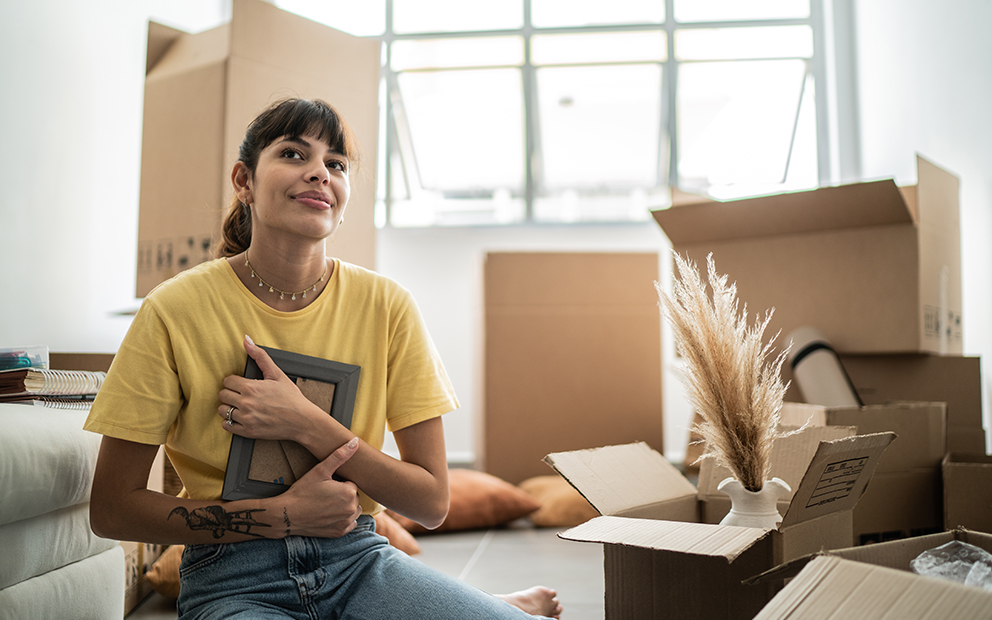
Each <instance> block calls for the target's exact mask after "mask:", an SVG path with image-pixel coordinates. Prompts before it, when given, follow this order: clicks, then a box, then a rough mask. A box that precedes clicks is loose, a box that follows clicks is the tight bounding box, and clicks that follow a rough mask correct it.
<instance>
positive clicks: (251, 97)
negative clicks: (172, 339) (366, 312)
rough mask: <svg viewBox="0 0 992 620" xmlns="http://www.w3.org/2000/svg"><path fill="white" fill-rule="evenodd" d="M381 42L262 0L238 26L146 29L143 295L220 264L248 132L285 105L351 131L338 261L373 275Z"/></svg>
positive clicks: (241, 3) (235, 19) (244, 6)
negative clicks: (305, 108)
mask: <svg viewBox="0 0 992 620" xmlns="http://www.w3.org/2000/svg"><path fill="white" fill-rule="evenodd" d="M379 61H380V42H379V41H378V40H377V39H370V38H362V37H354V36H351V35H349V34H346V33H344V32H340V31H338V30H335V29H333V28H329V27H327V26H325V25H323V24H319V23H317V22H314V21H311V20H309V19H306V18H304V17H300V16H299V15H295V14H293V13H290V12H289V11H284V10H281V9H279V8H277V7H276V6H274V5H273V4H271V3H268V2H263V1H262V0H234V1H233V4H232V6H231V21H230V22H229V23H226V24H224V25H221V26H218V27H217V28H213V29H211V30H206V31H203V32H198V33H195V34H190V33H185V32H182V31H180V30H176V29H174V28H169V27H168V26H164V25H162V24H157V23H155V22H150V23H149V24H148V53H147V62H146V75H145V94H144V112H143V125H142V138H141V189H140V196H139V201H140V206H139V215H138V265H137V282H136V293H135V294H136V295H137V296H138V297H143V296H145V295H146V294H147V293H148V291H150V290H151V289H152V288H153V287H155V286H156V285H158V284H159V283H160V282H162V281H164V280H166V279H168V278H171V277H172V276H174V275H176V274H177V273H179V272H180V271H182V270H184V269H187V268H190V267H193V266H195V265H197V264H198V263H201V262H204V261H206V260H209V259H211V258H213V247H212V245H213V242H214V241H216V240H217V239H218V238H219V231H220V225H221V220H222V219H223V216H224V212H225V210H226V207H227V206H228V204H229V201H230V200H231V197H232V193H233V190H232V189H231V176H230V175H231V169H232V168H233V166H234V162H235V161H236V160H237V157H238V147H239V146H240V144H241V141H242V139H243V138H244V132H245V128H246V127H247V126H248V123H249V122H250V121H251V120H252V119H253V118H254V117H255V116H256V115H257V114H258V113H259V112H261V111H262V109H263V108H265V107H266V106H267V105H268V104H270V103H272V102H274V101H276V100H278V99H282V98H284V97H305V98H318V99H323V100H325V101H327V102H328V103H330V104H331V105H333V106H334V107H335V108H336V109H337V110H338V111H339V112H340V113H341V115H342V116H343V117H344V118H345V120H346V121H347V122H348V124H349V125H350V126H351V128H352V130H353V131H354V133H355V135H356V137H357V139H358V142H359V144H360V147H361V151H362V160H363V165H362V167H363V168H365V170H369V171H371V172H372V174H356V175H353V176H352V179H351V182H352V195H351V200H350V201H349V205H348V234H346V235H339V236H336V237H335V239H334V241H333V251H334V254H335V256H337V257H339V258H342V259H343V260H347V261H349V262H352V263H355V264H358V265H361V266H363V267H368V268H374V267H375V240H376V236H375V225H374V222H373V212H374V204H375V174H374V172H375V162H376V148H377V147H378V129H379Z"/></svg>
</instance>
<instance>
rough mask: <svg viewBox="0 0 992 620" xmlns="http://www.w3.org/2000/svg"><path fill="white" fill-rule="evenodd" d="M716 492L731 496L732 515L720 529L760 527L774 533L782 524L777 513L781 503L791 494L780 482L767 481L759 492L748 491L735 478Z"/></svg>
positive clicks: (776, 480)
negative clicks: (773, 530) (726, 526)
mask: <svg viewBox="0 0 992 620" xmlns="http://www.w3.org/2000/svg"><path fill="white" fill-rule="evenodd" d="M717 490H719V491H723V492H724V493H726V494H727V495H729V496H730V504H731V507H730V512H728V513H727V516H726V517H724V518H723V521H720V525H736V526H739V527H760V528H764V529H775V528H776V527H778V524H779V523H781V522H782V515H780V514H779V513H778V505H777V504H778V499H779V498H780V497H782V496H783V495H786V494H788V493H790V492H791V491H792V488H790V487H789V485H788V483H786V482H785V481H784V480H782V479H781V478H772V479H771V480H766V481H765V484H764V486H762V487H761V490H760V491H748V490H747V489H745V488H744V485H742V484H741V483H740V482H739V481H738V480H736V479H735V478H727V479H726V480H724V481H723V482H721V483H720V484H719V486H717Z"/></svg>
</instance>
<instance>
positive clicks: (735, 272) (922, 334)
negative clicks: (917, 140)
mask: <svg viewBox="0 0 992 620" xmlns="http://www.w3.org/2000/svg"><path fill="white" fill-rule="evenodd" d="M917 170H918V174H917V176H918V182H917V184H916V185H913V186H909V187H903V188H900V187H897V186H896V184H895V182H894V181H892V180H891V179H889V180H884V181H872V182H867V183H855V184H850V185H842V186H838V187H825V188H820V189H815V190H811V191H803V192H794V193H786V194H777V195H773V196H762V197H758V198H749V199H744V200H733V201H728V202H713V201H708V202H699V203H696V204H687V205H682V206H674V207H671V208H668V209H660V210H657V211H654V212H653V215H654V218H655V220H656V221H657V222H658V224H659V225H660V226H661V228H662V229H663V230H664V232H665V234H666V235H667V236H668V238H669V239H670V240H671V242H672V246H673V249H674V250H675V251H676V252H678V253H679V254H682V255H685V256H688V257H689V258H690V259H691V260H693V261H695V262H696V263H697V264H700V265H701V264H703V263H704V262H705V260H706V256H707V254H709V253H712V254H713V259H714V260H715V261H716V266H717V269H718V270H720V271H721V272H723V273H729V274H730V280H731V281H732V282H736V284H737V293H738V297H739V298H740V300H741V302H742V303H746V304H747V305H748V307H749V308H775V314H774V316H773V317H772V320H771V322H770V323H769V326H768V330H769V332H770V333H773V334H774V333H776V332H778V331H779V330H781V332H782V334H783V336H786V335H788V334H789V333H790V332H791V331H792V330H794V329H796V328H798V327H802V326H806V325H812V326H815V327H816V328H817V329H819V330H820V331H821V332H823V334H824V335H825V336H826V337H827V339H828V340H829V341H830V342H831V344H832V345H833V346H834V348H835V349H836V350H838V351H843V352H846V353H905V352H919V351H926V352H932V353H940V354H948V353H951V354H954V353H958V354H959V353H961V351H962V339H961V338H962V336H961V241H960V237H961V233H960V222H959V214H958V210H959V209H958V179H957V178H956V177H954V176H953V175H952V174H950V173H948V172H946V171H944V170H942V169H940V168H938V167H937V166H935V165H934V164H932V163H930V162H928V161H927V160H925V159H923V158H922V157H917Z"/></svg>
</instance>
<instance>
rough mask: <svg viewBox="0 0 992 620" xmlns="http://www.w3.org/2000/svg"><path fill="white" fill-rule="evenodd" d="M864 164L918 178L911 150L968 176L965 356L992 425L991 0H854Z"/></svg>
mask: <svg viewBox="0 0 992 620" xmlns="http://www.w3.org/2000/svg"><path fill="white" fill-rule="evenodd" d="M855 8H856V11H855V16H856V17H855V19H856V27H857V37H856V41H857V56H858V59H859V61H858V89H859V95H860V106H859V116H860V118H859V123H860V126H861V153H860V156H861V167H862V174H863V175H864V176H865V177H867V178H878V177H891V176H895V177H896V180H897V182H899V183H900V184H908V183H912V182H915V181H916V169H915V161H914V159H915V158H914V153H917V152H919V153H920V154H921V155H923V156H924V157H926V158H927V159H929V160H930V161H932V162H934V163H936V164H937V165H939V166H941V167H943V168H945V169H947V170H949V171H951V172H953V173H954V174H955V175H957V176H958V177H959V178H960V179H961V255H962V257H961V258H962V289H963V298H964V299H963V303H964V309H963V313H962V314H963V334H964V348H965V353H966V354H969V355H981V356H983V357H985V358H986V359H985V360H983V377H984V381H983V385H982V388H983V393H984V398H985V416H986V417H985V427H986V429H992V423H990V422H992V418H990V414H989V412H990V406H989V404H990V403H992V400H990V398H992V242H990V239H992V112H990V102H992V72H990V71H989V66H988V65H989V60H990V59H992V37H990V36H989V31H988V27H989V24H990V23H992V3H989V2H988V1H987V0H946V1H945V2H940V3H934V2H928V1H926V0H857V1H856V3H855Z"/></svg>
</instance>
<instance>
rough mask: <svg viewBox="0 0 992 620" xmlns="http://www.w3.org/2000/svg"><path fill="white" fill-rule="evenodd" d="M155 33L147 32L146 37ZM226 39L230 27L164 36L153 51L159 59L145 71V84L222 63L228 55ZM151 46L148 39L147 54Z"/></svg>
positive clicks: (228, 46) (229, 38)
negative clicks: (157, 47)
mask: <svg viewBox="0 0 992 620" xmlns="http://www.w3.org/2000/svg"><path fill="white" fill-rule="evenodd" d="M155 31H156V33H157V34H161V33H162V31H161V30H160V29H159V28H156V29H155ZM176 32H179V31H176ZM156 33H153V32H152V29H151V28H149V31H148V34H149V37H151V35H152V34H156ZM230 35H231V28H230V24H222V25H220V26H217V27H216V28H211V29H210V30H204V31H203V32H198V33H196V34H186V33H182V32H179V34H178V35H176V33H175V32H173V33H166V34H165V36H164V37H163V38H162V39H160V40H159V42H158V45H160V46H162V47H160V48H159V49H158V50H157V53H158V54H159V56H158V59H157V61H156V62H155V64H154V65H150V66H149V67H148V72H147V73H146V74H145V79H146V81H148V80H150V81H155V80H164V79H168V78H170V77H173V76H176V75H179V74H182V73H183V72H186V71H190V70H192V69H196V68H200V67H206V66H208V65H216V64H218V63H222V62H224V61H225V60H227V57H228V55H229V54H230V44H231V36H230ZM169 37H172V38H171V39H169ZM152 43H153V42H152V40H151V39H150V38H149V41H148V47H149V51H151V48H152ZM166 43H167V45H166ZM146 64H147V63H146Z"/></svg>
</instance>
